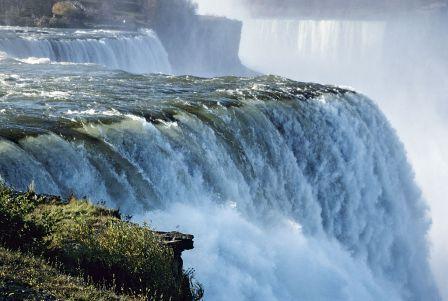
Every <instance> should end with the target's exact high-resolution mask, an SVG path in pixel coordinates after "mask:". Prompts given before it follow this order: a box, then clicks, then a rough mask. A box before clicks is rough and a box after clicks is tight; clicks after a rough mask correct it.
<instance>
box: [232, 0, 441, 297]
mask: <svg viewBox="0 0 448 301" xmlns="http://www.w3.org/2000/svg"><path fill="white" fill-rule="evenodd" d="M278 2H279V1H277V2H276V1H271V3H278ZM397 3H399V1H398V2H397ZM302 5H304V6H305V7H306V5H305V4H302ZM365 12H366V13H368V12H369V10H368V9H366V10H365ZM447 12H448V11H447V10H446V8H445V10H443V9H437V8H436V7H434V9H433V10H430V9H428V10H417V11H415V12H414V13H409V14H406V13H404V14H400V15H398V14H397V15H396V16H394V17H392V16H391V17H389V18H384V19H378V20H372V19H371V20H367V19H365V20H354V21H347V20H342V19H335V20H318V19H316V20H284V19H277V20H275V19H264V20H261V19H260V20H254V19H247V20H245V21H244V26H243V34H242V43H241V49H240V56H241V58H242V62H243V63H244V64H246V65H248V66H249V67H251V68H253V69H254V70H256V71H259V72H262V73H269V74H276V75H281V76H288V77H289V78H293V79H295V80H300V81H316V82H320V83H331V84H337V85H343V86H350V87H355V89H356V90H357V91H363V93H365V94H367V95H369V96H370V97H372V98H373V99H375V100H376V101H377V102H378V104H379V106H380V108H381V110H382V111H383V112H384V113H385V114H386V116H387V117H388V119H389V120H390V121H391V123H392V125H393V126H394V128H396V129H397V131H398V134H399V136H400V138H401V139H402V141H403V142H404V143H405V145H406V150H407V151H408V156H409V158H410V160H411V162H412V165H413V167H414V168H415V170H416V175H417V180H418V182H419V185H420V187H422V190H423V193H424V195H425V198H426V199H428V201H429V202H430V205H431V211H432V212H431V213H430V214H431V216H432V218H433V221H434V223H433V225H432V229H431V233H430V238H431V246H432V254H431V263H432V269H433V271H434V273H435V275H436V278H437V280H438V286H439V288H440V290H441V291H442V295H443V297H444V299H445V300H448V286H447V281H446V279H447V271H448V261H447V260H446V254H447V252H448V240H447V235H446V233H447V231H448V223H447V222H446V218H445V216H446V212H447V210H448V206H447V202H446V195H448V188H447V187H448V186H447V185H446V182H447V181H448V168H447V166H448V159H447V156H446V154H448V143H447V139H445V137H447V136H448V124H447V120H448V119H447V116H448V96H447V95H448V56H447V53H448V52H447V51H446V49H448V39H447V37H448V34H447V28H448V23H447V21H448V17H447ZM370 13H371V16H370V17H371V18H375V13H374V12H370ZM346 17H350V10H349V9H347V16H346ZM377 17H378V18H379V16H377Z"/></svg>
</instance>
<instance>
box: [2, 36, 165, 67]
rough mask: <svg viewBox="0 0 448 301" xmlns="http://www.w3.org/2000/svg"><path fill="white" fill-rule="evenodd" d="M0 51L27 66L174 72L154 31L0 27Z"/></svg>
mask: <svg viewBox="0 0 448 301" xmlns="http://www.w3.org/2000/svg"><path fill="white" fill-rule="evenodd" d="M0 52H4V53H6V54H7V55H9V56H11V57H13V58H17V59H22V60H24V62H26V63H32V62H35V63H42V62H47V61H48V62H63V63H91V64H99V65H102V66H105V67H107V68H110V69H120V70H125V71H128V72H133V73H165V74H169V73H171V67H170V63H169V61H168V55H167V53H166V51H165V49H164V47H163V45H162V43H161V42H160V40H159V39H158V38H157V35H156V34H155V33H154V32H153V31H151V30H141V31H140V32H138V33H134V32H119V31H107V30H86V31H83V30H72V31H67V30H63V31H62V30H54V29H47V30H36V29H24V28H14V27H0Z"/></svg>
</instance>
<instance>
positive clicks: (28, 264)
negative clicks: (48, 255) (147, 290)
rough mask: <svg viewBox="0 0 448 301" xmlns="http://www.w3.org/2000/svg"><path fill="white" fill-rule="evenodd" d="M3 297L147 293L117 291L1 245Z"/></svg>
mask: <svg viewBox="0 0 448 301" xmlns="http://www.w3.org/2000/svg"><path fill="white" fill-rule="evenodd" d="M0 300H5V301H6V300H11V301H12V300H36V301H37V300H86V301H87V300H89V301H90V300H123V301H124V300H135V301H144V300H146V298H145V296H140V297H139V296H129V295H117V294H116V293H115V292H114V291H113V290H111V289H108V288H97V287H95V286H94V285H92V284H89V283H87V282H86V281H85V280H84V279H83V278H81V277H73V276H70V275H67V274H64V273H61V271H59V270H58V269H57V268H55V267H54V266H52V265H51V264H49V263H48V262H47V261H45V260H44V259H42V258H39V257H37V256H35V255H31V254H25V253H22V252H19V251H12V250H8V249H5V248H3V247H0Z"/></svg>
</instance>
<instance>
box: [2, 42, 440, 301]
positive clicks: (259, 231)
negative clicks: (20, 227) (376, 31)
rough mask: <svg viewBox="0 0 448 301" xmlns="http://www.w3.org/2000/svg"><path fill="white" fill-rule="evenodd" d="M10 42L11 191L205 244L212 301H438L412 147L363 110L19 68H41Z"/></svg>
mask: <svg viewBox="0 0 448 301" xmlns="http://www.w3.org/2000/svg"><path fill="white" fill-rule="evenodd" d="M15 34H16V33H15ZM40 34H41V33H40ZM135 38H136V37H134V39H135ZM17 39H19V40H20V39H22V40H20V43H43V42H42V41H40V40H39V39H38V40H37V41H34V40H33V39H31V40H32V41H28V40H27V39H25V38H24V37H23V38H17V37H14V38H13V41H12V42H11V45H12V44H14V43H19V42H18V41H17ZM60 39H63V38H61V37H60V38H57V39H56V40H55V41H60ZM105 39H106V40H105ZM120 39H121V38H120ZM5 41H6V40H5V39H4V38H3V39H2V40H1V43H0V45H2V47H4V48H3V49H6V48H7V49H6V52H8V55H5V56H4V57H3V59H1V61H0V137H1V138H0V175H1V178H2V180H3V181H4V182H6V183H7V184H9V185H11V186H13V187H15V188H17V189H22V190H23V189H26V188H27V186H28V185H29V184H30V183H32V182H33V183H34V185H35V187H36V189H37V191H39V192H45V193H52V194H62V195H69V194H72V193H73V194H75V195H77V196H86V197H88V198H90V199H92V200H95V201H105V202H106V203H107V204H109V205H110V206H113V207H119V208H121V210H123V211H124V212H126V213H129V214H132V215H133V216H134V219H135V220H137V221H141V222H143V221H147V222H149V223H151V224H152V225H154V226H156V227H158V228H165V229H166V230H173V229H176V228H178V229H179V230H181V231H185V232H189V233H194V234H195V235H196V248H195V250H193V251H191V252H188V253H186V254H185V259H186V263H187V265H188V266H192V267H194V268H196V271H197V276H198V278H199V280H200V281H201V282H203V283H204V285H205V289H206V299H207V300H229V299H234V300H341V301H343V300H344V301H346V300H354V301H355V300H356V301H358V300H372V301H373V300H438V296H437V291H436V289H435V287H434V284H433V280H432V276H431V273H430V271H429V268H428V263H427V255H428V252H427V243H426V238H425V235H426V232H427V229H428V225H429V222H428V220H427V218H426V207H425V204H424V202H423V200H422V198H421V194H420V192H419V190H418V188H417V187H416V185H415V183H414V179H413V173H412V170H411V168H410V166H409V164H408V163H407V160H406V156H405V153H404V150H403V146H402V145H401V143H400V142H399V140H398V139H397V137H396V135H395V133H394V131H393V130H392V129H391V127H390V126H389V124H388V122H387V120H386V119H385V118H384V116H383V115H382V113H381V112H380V111H379V110H378V108H377V107H376V106H375V105H374V104H373V103H372V102H371V101H370V100H369V99H367V98H366V97H364V96H362V95H359V94H357V93H355V92H352V91H349V90H344V89H340V88H334V87H329V86H321V85H316V84H304V83H298V82H294V81H290V80H286V79H283V78H279V77H259V78H254V79H243V78H233V77H228V78H216V79H200V78H195V77H188V76H186V77H174V76H167V75H132V74H130V73H126V72H123V71H112V70H110V68H106V67H102V66H100V65H91V64H87V65H85V64H52V63H50V64H49V63H47V62H40V64H29V61H24V60H23V59H22V58H23V57H25V56H29V55H32V56H34V55H35V52H32V53H26V54H24V55H22V56H19V55H18V52H19V51H18V49H20V50H22V48H21V47H19V48H16V49H15V50H14V51H15V53H11V52H10V51H9V50H8V49H10V48H8V47H9V46H10V44H8V43H7V42H5ZM114 41H115V40H114ZM108 42H112V41H109V40H108V38H104V37H102V38H99V40H95V42H93V41H92V42H89V43H99V44H104V43H106V44H107V43H108ZM115 42H117V43H118V41H115ZM54 43H56V44H57V43H59V42H54ZM67 43H75V44H78V43H79V44H82V42H80V41H76V42H67ZM14 45H15V44H14ZM50 45H55V44H51V43H50ZM11 47H12V46H11ZM14 47H16V46H14ZM33 51H35V49H34V48H33ZM89 51H90V50H86V53H88V52H89ZM112 53H113V52H112ZM65 55H67V56H68V57H74V56H75V54H74V53H73V54H67V53H66V54H65ZM14 57H15V59H14ZM49 58H50V60H51V61H59V59H57V58H56V59H54V58H52V57H51V56H50V57H49ZM59 58H60V57H59ZM73 61H74V60H73ZM86 62H92V61H91V60H87V59H86ZM34 63H36V62H35V61H34ZM38 63H39V62H38ZM105 65H106V66H107V67H111V66H110V65H109V64H105ZM123 69H127V68H123Z"/></svg>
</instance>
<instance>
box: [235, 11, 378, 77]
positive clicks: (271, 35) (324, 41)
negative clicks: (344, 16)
mask: <svg viewBox="0 0 448 301" xmlns="http://www.w3.org/2000/svg"><path fill="white" fill-rule="evenodd" d="M385 28H386V23H385V22H382V21H341V20H281V19H272V20H269V19H267V20H263V19H260V20H257V19H254V20H250V19H249V20H246V21H244V26H243V33H242V41H241V48H240V56H241V59H242V61H243V62H244V63H245V64H247V65H248V66H249V67H251V68H254V69H255V70H258V71H260V72H269V73H273V74H282V75H284V76H289V77H291V78H300V79H301V80H307V81H317V82H331V83H336V82H338V83H344V80H345V79H347V78H350V79H356V78H357V77H361V78H362V77H363V74H364V73H365V70H369V72H375V70H376V69H375V68H374V67H375V66H376V65H377V64H378V63H379V62H380V61H381V60H382V58H383V47H384V38H385ZM286 62H287V63H286ZM345 83H346V82H345Z"/></svg>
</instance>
